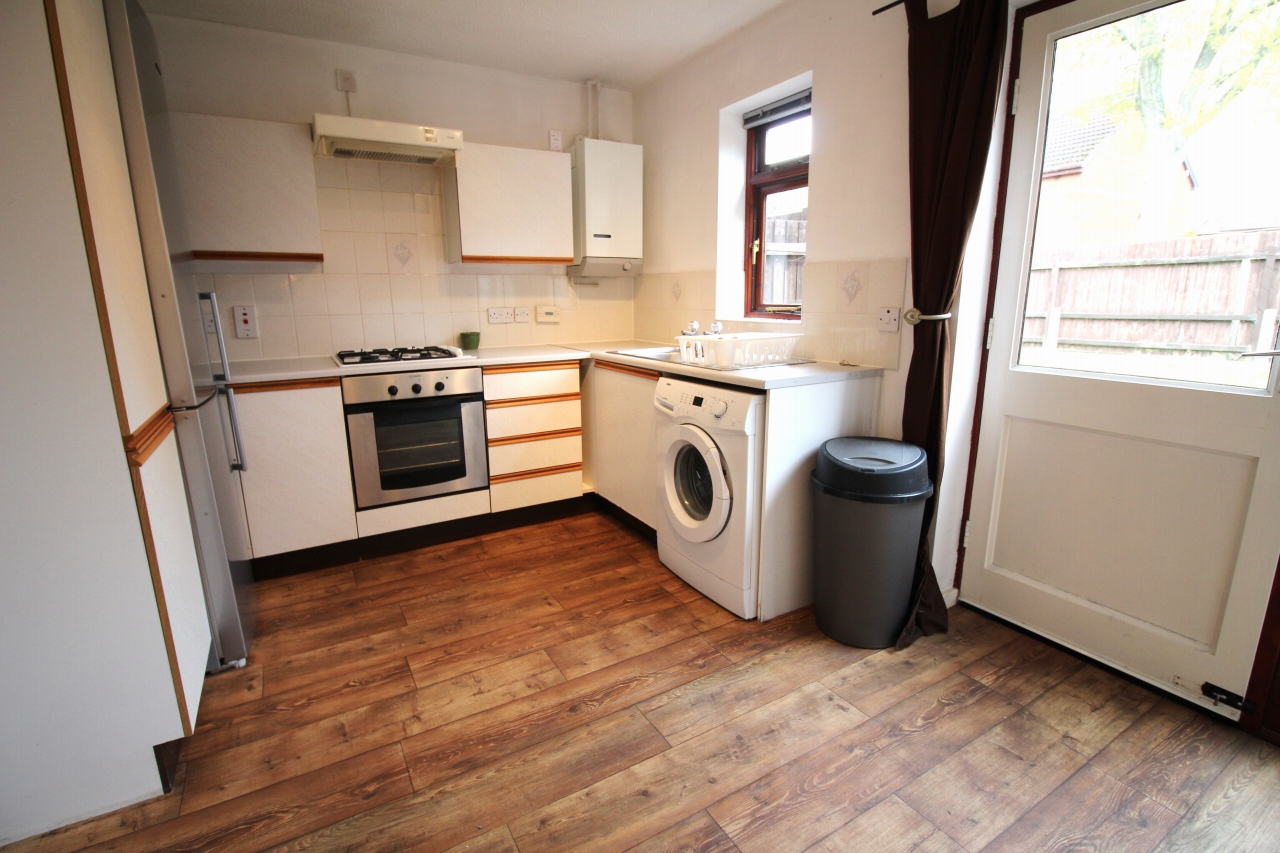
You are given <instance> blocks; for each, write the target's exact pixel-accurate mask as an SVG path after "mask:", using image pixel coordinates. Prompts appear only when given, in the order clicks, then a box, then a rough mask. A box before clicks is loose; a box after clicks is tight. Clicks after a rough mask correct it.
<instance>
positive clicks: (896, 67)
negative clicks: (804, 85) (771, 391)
mask: <svg viewBox="0 0 1280 853" xmlns="http://www.w3.org/2000/svg"><path fill="white" fill-rule="evenodd" d="M874 6H875V4H874V3H871V2H856V3H850V2H847V0H793V2H791V3H787V4H785V5H784V6H781V7H779V8H778V9H776V10H774V11H773V12H771V13H770V14H768V15H766V16H764V17H762V18H760V19H758V20H756V21H754V22H752V23H751V24H750V25H748V26H746V27H744V28H743V29H741V30H739V31H737V32H735V33H733V34H732V35H730V36H729V37H727V38H725V39H724V40H722V41H721V42H719V43H718V44H716V45H714V46H712V47H711V48H709V49H708V50H706V51H703V52H702V53H700V54H698V55H697V56H696V57H694V58H693V59H691V60H689V61H688V62H686V63H684V64H683V65H681V66H679V67H678V68H676V69H674V70H672V71H670V72H668V73H666V74H665V75H663V76H662V77H660V78H659V79H657V80H656V81H654V82H652V83H650V84H648V85H647V86H645V87H644V88H643V89H641V90H639V91H638V92H637V93H636V95H635V137H636V138H635V141H636V142H638V143H641V144H643V145H644V146H645V266H644V272H645V275H644V276H643V277H642V278H641V280H640V281H639V282H638V283H637V286H636V335H637V337H643V338H659V337H666V336H668V335H670V334H674V332H675V330H676V328H678V327H679V326H683V325H684V322H687V320H688V319H693V318H695V317H696V318H698V319H699V320H700V322H703V323H706V322H708V321H709V320H710V319H712V315H713V312H714V309H715V306H716V301H715V294H714V287H715V271H716V264H717V255H716V247H717V235H716V228H717V180H718V168H719V156H720V110H721V109H723V108H725V107H728V106H729V105H731V104H735V103H737V102H739V101H742V100H744V99H746V98H749V97H751V96H752V95H754V94H756V93H758V92H761V91H763V90H765V89H768V88H769V87H771V86H774V85H776V84H778V83H781V82H783V81H785V80H789V79H791V78H795V77H799V76H800V75H802V74H805V73H806V72H810V71H811V72H812V74H813V117H814V118H813V122H814V139H813V153H812V155H811V158H810V167H809V232H808V234H809V236H808V261H807V264H806V289H805V296H804V301H805V315H806V317H805V320H804V325H803V327H802V328H803V331H804V332H805V334H806V338H805V340H804V342H803V344H802V350H801V352H802V353H803V354H807V355H810V356H812V357H816V358H820V359H824V360H835V361H838V360H840V359H848V360H850V361H853V362H857V363H874V364H881V365H885V366H886V367H888V368H890V369H887V370H886V371H885V378H884V384H883V392H882V400H881V406H880V411H881V415H880V424H879V432H880V434H882V435H886V436H895V437H896V436H898V435H900V434H901V424H900V419H901V412H902V387H903V383H904V382H905V379H906V369H905V368H906V365H907V364H908V362H909V360H910V341H909V337H910V335H909V333H907V332H906V331H905V329H906V327H905V326H904V327H903V329H904V331H903V332H902V333H899V334H897V335H888V334H886V333H882V332H878V331H877V330H876V329H875V324H874V312H875V310H876V309H877V308H878V307H881V306H902V305H909V304H910V303H909V301H908V300H909V288H907V287H906V283H907V282H906V273H905V267H906V263H905V261H906V258H907V257H908V256H909V254H910V245H911V234H910V219H909V201H910V199H909V195H908V190H909V178H908V171H907V26H906V18H905V15H903V14H902V11H901V10H895V11H893V12H891V13H887V14H883V15H879V16H876V17H874V18H873V17H872V16H871V10H872V8H874ZM850 274H853V277H852V278H850ZM677 285H678V286H677ZM850 294H852V295H850ZM813 309H817V310H813ZM730 319H731V318H730ZM751 325H752V326H753V327H756V328H762V327H764V326H763V324H751ZM673 326H674V327H675V328H673ZM735 327H736V326H735ZM743 328H746V326H745V325H744V326H743ZM770 328H777V326H772V327H770ZM786 328H788V329H789V328H794V327H792V326H788V327H786Z"/></svg>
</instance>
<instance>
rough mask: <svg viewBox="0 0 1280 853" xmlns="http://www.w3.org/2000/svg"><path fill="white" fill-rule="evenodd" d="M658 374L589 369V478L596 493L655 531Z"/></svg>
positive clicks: (600, 365) (607, 366) (601, 366)
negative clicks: (654, 400)
mask: <svg viewBox="0 0 1280 853" xmlns="http://www.w3.org/2000/svg"><path fill="white" fill-rule="evenodd" d="M658 376H659V374H657V373H655V372H653V371H650V370H640V369H636V368H629V367H628V368H625V369H622V366H619V365H614V364H611V363H609V362H603V361H598V362H596V363H595V364H594V365H592V367H591V383H592V388H591V411H590V412H589V430H590V433H591V442H590V447H591V475H592V479H593V484H594V485H595V489H596V494H598V495H600V497H602V498H604V499H605V500H607V501H609V502H610V503H612V504H614V505H615V506H618V507H621V508H622V509H624V510H626V511H627V512H629V513H630V514H631V515H633V516H635V517H636V518H638V519H640V520H641V521H643V522H644V523H645V524H647V525H649V526H650V527H657V526H658V520H659V505H658V491H657V485H656V483H657V467H658V463H657V459H656V458H655V455H654V449H653V433H654V427H655V419H656V411H655V409H654V408H653V391H654V388H655V386H656V383H657V381H658Z"/></svg>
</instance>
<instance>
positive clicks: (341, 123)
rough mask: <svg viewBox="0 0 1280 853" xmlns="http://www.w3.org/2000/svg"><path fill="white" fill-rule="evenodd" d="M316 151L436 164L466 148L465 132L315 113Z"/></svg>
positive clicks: (354, 157) (359, 157) (343, 155)
mask: <svg viewBox="0 0 1280 853" xmlns="http://www.w3.org/2000/svg"><path fill="white" fill-rule="evenodd" d="M311 137H312V139H313V140H314V141H315V153H316V154H317V155H321V156H325V157H343V158H349V159H358V160H381V161H383V162H387V163H434V162H436V161H437V160H439V159H440V158H441V157H443V156H444V155H445V154H448V153H449V152H450V151H457V150H458V149H460V148H461V147H462V131H460V130H448V129H446V128H442V127H425V126H422V125H417V124H400V123H398V122H392V121H376V120H374V119H367V118H351V117H349V116H331V115H321V114H319V113H317V114H316V116H315V121H314V122H313V124H312V125H311Z"/></svg>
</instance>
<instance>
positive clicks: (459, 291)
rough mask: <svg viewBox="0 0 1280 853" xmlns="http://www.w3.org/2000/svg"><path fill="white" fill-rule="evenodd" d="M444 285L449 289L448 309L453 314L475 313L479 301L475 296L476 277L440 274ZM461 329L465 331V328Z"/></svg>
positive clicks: (477, 311)
mask: <svg viewBox="0 0 1280 853" xmlns="http://www.w3.org/2000/svg"><path fill="white" fill-rule="evenodd" d="M442 278H443V279H444V283H445V287H447V288H448V290H449V301H450V304H451V308H450V310H451V311H453V313H454V314H461V313H471V314H476V313H479V311H480V301H479V299H478V298H477V291H476V277H475V276H474V275H446V276H442ZM463 331H466V330H465V329H464V330H463Z"/></svg>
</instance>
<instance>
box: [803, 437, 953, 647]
mask: <svg viewBox="0 0 1280 853" xmlns="http://www.w3.org/2000/svg"><path fill="white" fill-rule="evenodd" d="M810 479H811V481H812V483H813V486H814V491H815V495H814V518H813V522H814V524H813V544H814V547H813V586H814V611H815V616H816V617H817V620H818V627H819V628H820V629H821V630H822V632H823V633H824V634H826V635H827V636H828V637H831V638H832V639H833V640H838V641H839V642H841V643H844V644H845V645H848V646H857V647H859V648H863V649H883V648H887V647H889V646H892V645H893V644H894V643H895V642H897V639H898V635H899V634H900V633H902V628H903V626H904V625H905V624H906V621H907V608H908V607H909V606H910V604H911V581H912V578H913V576H914V574H915V564H916V551H917V548H918V546H919V542H920V525H921V523H922V522H923V520H924V503H925V500H926V499H927V498H928V497H929V496H930V495H932V494H933V483H931V482H930V481H929V469H928V466H927V458H926V456H925V452H924V450H922V449H921V448H919V447H916V446H915V445H914V444H907V443H906V442H902V441H893V440H891V439H887V438H869V437H866V438H864V437H853V438H833V439H831V440H830V441H827V442H824V443H823V445H822V448H821V449H820V450H819V451H818V467H817V468H816V469H814V472H813V475H812V476H811V478H810Z"/></svg>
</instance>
